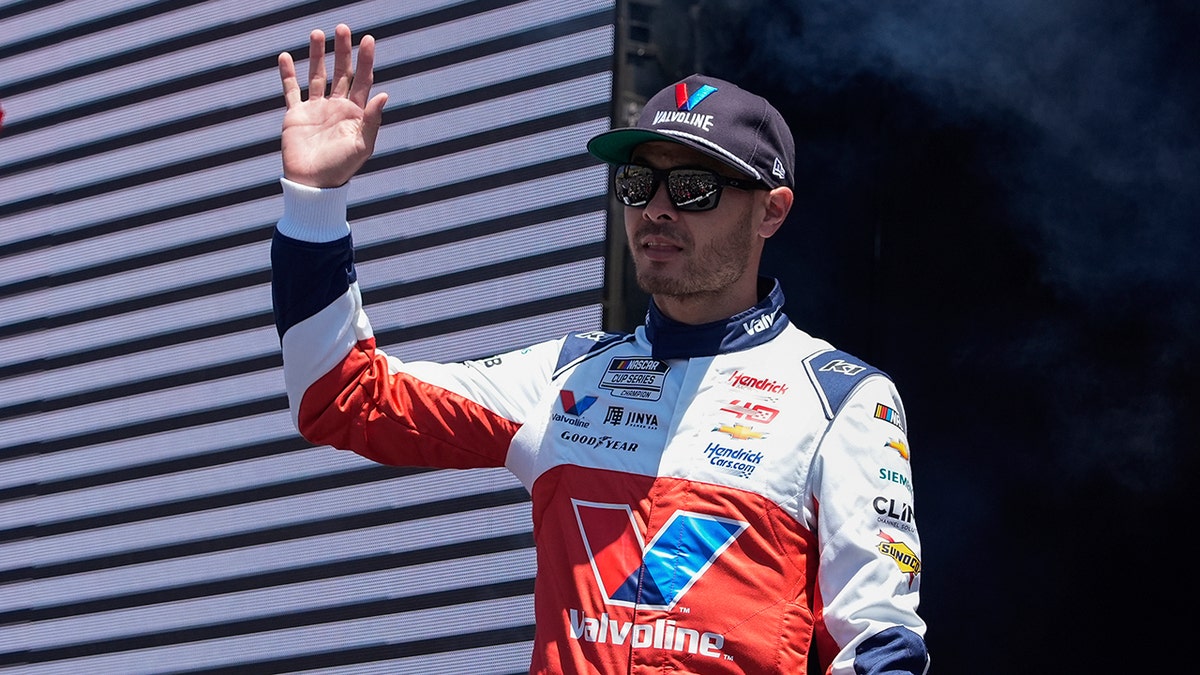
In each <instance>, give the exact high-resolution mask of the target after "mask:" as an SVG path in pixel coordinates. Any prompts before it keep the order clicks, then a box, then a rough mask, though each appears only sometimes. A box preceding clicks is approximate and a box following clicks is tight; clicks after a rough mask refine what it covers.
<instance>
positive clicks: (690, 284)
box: [630, 209, 753, 300]
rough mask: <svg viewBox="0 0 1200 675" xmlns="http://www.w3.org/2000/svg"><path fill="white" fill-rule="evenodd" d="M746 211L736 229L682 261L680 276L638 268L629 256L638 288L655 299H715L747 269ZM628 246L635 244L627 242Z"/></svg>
mask: <svg viewBox="0 0 1200 675" xmlns="http://www.w3.org/2000/svg"><path fill="white" fill-rule="evenodd" d="M750 215H751V213H750V210H749V209H745V210H743V211H741V212H740V213H739V214H738V216H737V219H736V220H737V222H736V224H735V225H736V226H735V227H733V228H730V229H729V230H728V231H727V233H726V234H725V235H724V236H722V237H718V238H716V239H713V240H711V241H709V242H708V244H706V245H704V246H703V247H702V248H700V249H698V250H697V251H696V254H695V255H694V256H692V257H690V258H689V259H687V260H686V261H685V264H684V269H683V272H682V273H679V274H675V273H666V272H661V271H658V270H656V269H654V265H652V264H649V265H639V264H638V257H637V255H636V252H635V255H633V261H634V268H635V269H634V271H635V272H636V279H637V284H638V287H639V288H641V289H642V290H643V291H645V292H647V293H649V294H651V295H657V296H668V297H675V298H679V299H681V300H683V299H695V298H698V297H701V296H705V295H716V294H718V293H720V292H722V291H724V290H725V289H727V288H729V287H730V286H731V285H732V284H733V283H734V282H736V281H737V280H738V279H741V278H742V275H744V274H745V273H746V272H747V270H748V267H749V264H750V258H751V254H752V245H751V242H752V241H753V237H752V225H751V221H750ZM630 246H631V247H633V246H635V244H634V243H633V242H630Z"/></svg>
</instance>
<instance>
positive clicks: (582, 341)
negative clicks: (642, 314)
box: [554, 330, 630, 374]
mask: <svg viewBox="0 0 1200 675" xmlns="http://www.w3.org/2000/svg"><path fill="white" fill-rule="evenodd" d="M629 336H630V334H629V333H607V332H605V331H602V330H592V331H587V332H584V333H571V334H570V335H568V336H567V339H566V340H565V341H564V342H563V346H562V349H561V350H559V352H558V364H557V365H555V366H554V372H555V373H556V374H557V373H558V371H560V370H562V369H563V368H564V367H565V366H568V365H570V364H572V363H574V362H576V361H578V360H579V359H581V358H583V357H585V356H590V355H592V354H596V353H599V352H602V351H604V350H605V349H608V348H609V347H611V346H613V345H615V344H617V343H620V342H623V341H625V339H627V338H628V337H629Z"/></svg>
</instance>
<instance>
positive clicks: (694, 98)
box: [675, 82, 717, 112]
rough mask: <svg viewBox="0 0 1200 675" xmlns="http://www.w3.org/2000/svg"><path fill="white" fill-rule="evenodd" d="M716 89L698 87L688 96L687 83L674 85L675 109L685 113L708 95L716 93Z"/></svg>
mask: <svg viewBox="0 0 1200 675" xmlns="http://www.w3.org/2000/svg"><path fill="white" fill-rule="evenodd" d="M716 90H717V88H716V87H713V86H709V85H707V84H702V85H700V88H699V89H697V90H696V91H694V92H692V94H691V95H690V96H689V95H688V90H687V83H686V82H679V83H677V84H676V85H675V107H676V109H678V110H682V111H684V112H687V111H689V110H691V109H692V108H695V107H696V106H697V105H700V101H703V100H704V99H706V98H708V96H709V94H711V93H713V92H714V91H716Z"/></svg>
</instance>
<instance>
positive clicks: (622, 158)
mask: <svg viewBox="0 0 1200 675" xmlns="http://www.w3.org/2000/svg"><path fill="white" fill-rule="evenodd" d="M649 141H672V142H675V143H677V142H679V139H676V138H672V137H670V136H667V135H666V134H660V133H658V132H657V131H649V130H646V129H636V128H633V127H629V128H625V129H613V130H612V131H606V132H604V133H602V134H600V135H598V136H595V137H593V138H592V140H590V141H588V144H587V150H588V152H590V153H592V155H593V156H595V157H597V158H599V159H601V160H603V161H605V162H607V163H609V164H624V163H626V162H628V161H629V160H630V158H631V157H632V156H633V149H634V148H636V147H637V146H639V145H641V144H642V143H646V142H649Z"/></svg>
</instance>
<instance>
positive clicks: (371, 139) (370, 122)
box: [363, 92, 388, 152]
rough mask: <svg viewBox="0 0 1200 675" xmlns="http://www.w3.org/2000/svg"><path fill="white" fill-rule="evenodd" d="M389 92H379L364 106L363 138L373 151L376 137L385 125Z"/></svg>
mask: <svg viewBox="0 0 1200 675" xmlns="http://www.w3.org/2000/svg"><path fill="white" fill-rule="evenodd" d="M387 99H388V95H387V92H379V93H378V94H375V96H374V98H372V99H371V100H370V101H368V102H367V105H366V106H365V107H364V108H363V140H364V141H366V144H367V148H369V149H370V150H371V152H374V151H375V138H376V137H377V136H378V135H379V127H380V126H382V125H383V107H384V106H385V105H387Z"/></svg>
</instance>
